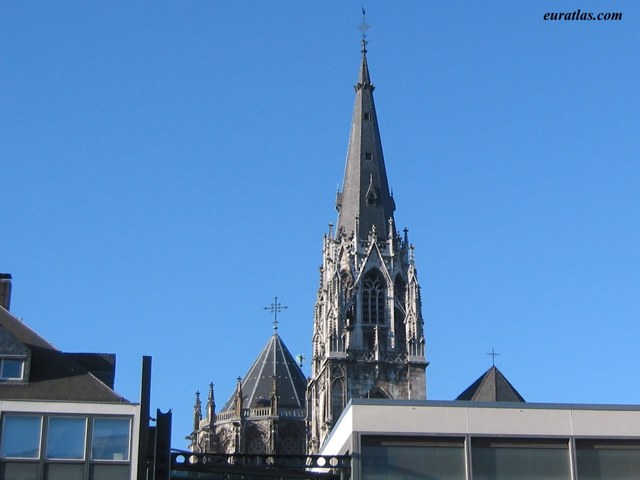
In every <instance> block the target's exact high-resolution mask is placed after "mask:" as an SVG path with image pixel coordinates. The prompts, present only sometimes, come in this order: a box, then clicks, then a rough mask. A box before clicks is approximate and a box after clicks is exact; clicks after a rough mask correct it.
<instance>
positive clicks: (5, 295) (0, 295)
mask: <svg viewBox="0 0 640 480" xmlns="http://www.w3.org/2000/svg"><path fill="white" fill-rule="evenodd" d="M10 305H11V274H10V273H0V307H4V308H5V309H7V310H9V306H10Z"/></svg>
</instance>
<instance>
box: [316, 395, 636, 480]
mask: <svg viewBox="0 0 640 480" xmlns="http://www.w3.org/2000/svg"><path fill="white" fill-rule="evenodd" d="M345 453H349V454H351V473H352V476H351V478H352V479H354V480H387V479H390V478H393V479H403V480H418V479H420V480H423V479H424V480H426V479H438V480H502V479H505V480H507V479H508V480H537V479H547V480H631V479H637V478H639V475H640V405H635V406H626V405H565V404H530V403H520V402H488V403H487V402H470V401H447V402H437V401H422V402H412V401H392V400H373V399H353V400H352V401H351V402H350V404H349V405H348V407H347V408H346V410H345V411H344V413H343V414H342V416H341V418H340V420H339V421H338V422H337V424H336V426H335V427H334V429H333V431H332V432H331V436H330V437H329V438H328V440H327V442H326V443H325V444H324V446H323V448H322V450H321V454H323V455H336V454H345Z"/></svg>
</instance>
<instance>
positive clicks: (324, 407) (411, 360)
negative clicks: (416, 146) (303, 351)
mask: <svg viewBox="0 0 640 480" xmlns="http://www.w3.org/2000/svg"><path fill="white" fill-rule="evenodd" d="M366 46H367V42H366V39H365V37H364V36H363V39H362V58H361V64H360V72H359V75H358V83H357V84H356V85H355V93H356V99H355V106H354V109H353V119H352V122H351V135H350V138H349V148H348V152H347V162H346V168H345V174H344V183H343V187H342V191H340V192H338V197H337V201H336V208H337V210H338V222H337V227H336V229H335V231H334V230H333V227H332V226H331V225H330V226H329V232H328V234H326V235H325V236H324V239H323V245H322V265H321V267H320V287H319V289H318V294H317V300H316V305H315V312H314V326H313V358H312V373H311V378H310V380H309V383H308V387H307V401H308V407H307V408H308V411H309V412H310V413H309V417H310V418H309V425H308V435H309V438H308V441H309V444H308V450H309V451H310V452H312V453H313V452H316V451H318V448H319V447H320V445H322V443H323V441H324V440H325V438H326V437H327V435H328V434H329V432H330V431H331V428H332V426H333V424H334V423H335V422H336V421H337V420H338V417H339V416H340V414H341V412H342V410H343V408H344V407H345V405H346V404H347V402H348V400H349V399H350V398H367V397H370V398H392V399H416V400H424V399H425V398H426V377H425V370H426V367H427V362H426V359H425V339H424V334H423V321H422V315H421V301H420V287H419V285H418V278H417V272H416V267H415V264H414V255H413V245H411V244H410V243H409V239H408V230H407V229H404V231H403V235H399V233H398V232H397V230H396V226H395V222H394V218H393V212H394V211H395V202H394V200H393V196H392V195H391V193H390V191H389V185H388V182H387V174H386V170H385V164H384V158H383V155H382V143H381V141H380V132H379V130H378V119H377V116H376V110H375V105H374V102H373V90H374V86H373V84H372V83H371V79H370V77H369V67H368V64H367V49H366Z"/></svg>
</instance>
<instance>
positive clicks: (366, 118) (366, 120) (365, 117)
mask: <svg viewBox="0 0 640 480" xmlns="http://www.w3.org/2000/svg"><path fill="white" fill-rule="evenodd" d="M364 121H365V122H370V121H371V114H370V113H369V112H365V114H364Z"/></svg>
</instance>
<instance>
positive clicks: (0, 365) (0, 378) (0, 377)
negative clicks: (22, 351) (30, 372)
mask: <svg viewBox="0 0 640 480" xmlns="http://www.w3.org/2000/svg"><path fill="white" fill-rule="evenodd" d="M7 361H9V362H19V363H20V376H19V377H10V376H7V375H4V367H5V362H7ZM26 364H27V359H26V357H24V356H22V355H20V356H14V355H0V382H22V381H24V379H25V371H26V369H27V366H26Z"/></svg>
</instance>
